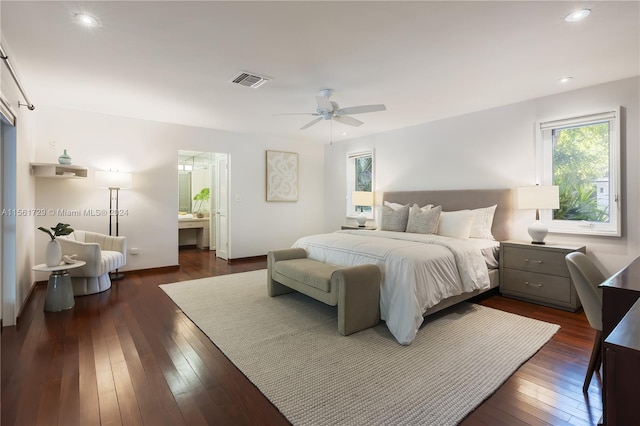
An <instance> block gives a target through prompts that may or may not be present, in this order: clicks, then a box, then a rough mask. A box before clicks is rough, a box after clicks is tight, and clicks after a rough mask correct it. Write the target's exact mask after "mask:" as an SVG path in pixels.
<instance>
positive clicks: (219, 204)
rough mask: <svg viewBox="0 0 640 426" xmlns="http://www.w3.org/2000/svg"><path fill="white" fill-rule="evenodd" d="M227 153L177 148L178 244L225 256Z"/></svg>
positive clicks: (227, 201)
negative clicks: (212, 251) (213, 251)
mask: <svg viewBox="0 0 640 426" xmlns="http://www.w3.org/2000/svg"><path fill="white" fill-rule="evenodd" d="M228 163H229V154H225V153H216V152H202V151H188V150H179V151H178V244H179V247H180V248H186V247H193V246H195V247H197V248H199V249H202V250H215V252H216V257H220V258H222V259H228V257H229V238H228V236H229V232H228V223H229V220H228V219H229V218H228V208H227V206H228V204H229V199H228V198H229V196H228V194H229V191H228V186H229V172H228V170H229V167H228Z"/></svg>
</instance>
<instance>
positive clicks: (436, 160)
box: [325, 77, 640, 273]
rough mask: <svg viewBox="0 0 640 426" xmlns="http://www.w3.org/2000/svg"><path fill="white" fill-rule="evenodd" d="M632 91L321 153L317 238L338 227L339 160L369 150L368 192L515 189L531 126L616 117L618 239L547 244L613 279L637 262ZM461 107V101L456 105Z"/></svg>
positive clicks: (599, 89) (522, 219)
mask: <svg viewBox="0 0 640 426" xmlns="http://www.w3.org/2000/svg"><path fill="white" fill-rule="evenodd" d="M639 84H640V78H638V77H635V78H630V79H625V80H620V81H616V82H612V83H608V84H603V85H599V86H594V87H589V88H585V89H580V90H574V91H570V92H565V93H562V94H559V95H554V96H548V97H544V98H539V99H533V100H530V101H526V102H520V103H516V104H512V105H506V106H502V107H498V108H493V109H490V110H486V111H480V112H476V113H472V114H467V115H463V116H459V117H454V118H449V119H445V120H439V121H435V122H430V123H425V124H422V125H418V126H413V127H410V128H405V129H401V130H397V131H392V132H387V133H383V134H378V135H373V136H369V137H363V138H359V139H354V140H350V141H347V142H344V143H337V144H334V145H333V146H327V147H325V188H326V197H325V218H326V219H325V220H326V223H325V230H326V231H330V230H335V229H339V227H340V225H341V224H343V223H345V222H346V221H347V219H346V218H345V211H346V205H345V197H346V193H345V191H346V175H345V170H346V156H347V153H349V152H357V151H362V150H366V149H371V148H373V149H374V150H375V168H376V170H375V173H376V174H375V185H376V191H399V190H421V189H476V188H515V187H517V186H521V185H531V184H534V183H535V168H536V164H535V158H534V149H535V134H536V133H535V129H534V124H535V122H536V121H540V120H548V119H553V118H561V117H564V116H570V115H573V114H580V113H586V112H594V111H599V110H601V109H603V108H611V107H615V106H618V105H621V106H623V107H624V111H623V122H622V124H623V127H622V128H623V129H624V131H623V137H622V144H623V149H622V154H623V164H624V167H623V193H622V202H623V208H624V210H625V211H626V212H629V213H628V214H623V223H624V229H623V232H624V236H623V237H622V238H612V237H584V236H569V235H561V234H551V235H550V236H549V237H547V240H548V241H552V242H553V241H555V242H567V243H581V244H586V245H587V251H588V252H589V253H590V254H591V255H592V256H593V257H594V258H595V260H596V261H597V262H598V263H599V264H600V266H601V267H602V268H603V269H604V270H606V271H608V272H610V273H613V272H615V271H617V270H619V269H620V268H622V267H624V266H625V265H626V264H627V263H629V262H630V261H631V260H633V259H634V258H635V257H637V256H638V255H640V217H639V216H638V214H637V213H636V212H637V211H638V209H639V207H640V206H639V200H640V197H639V195H640V194H639V188H638V183H639V182H638V181H639V174H638V167H639V165H640V150H639V147H638V138H639V134H640V132H639V126H640V122H639V114H640V111H639V100H640V97H639ZM462 101H463V100H462ZM532 215H533V213H532V212H530V211H514V226H513V231H512V237H513V238H515V239H522V240H527V239H528V238H529V237H528V234H527V232H526V228H527V225H528V223H529V222H531V221H532V220H533V216H532Z"/></svg>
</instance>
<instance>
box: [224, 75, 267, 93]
mask: <svg viewBox="0 0 640 426" xmlns="http://www.w3.org/2000/svg"><path fill="white" fill-rule="evenodd" d="M269 80H271V78H269V77H264V76H261V75H257V74H254V73H250V72H246V71H242V72H241V73H240V74H238V75H237V76H235V77H234V78H233V79H232V80H231V82H232V83H235V84H239V85H241V86H247V87H252V88H254V89H257V88H258V87H260V86H262V85H263V84H265V83H266V82H268V81H269Z"/></svg>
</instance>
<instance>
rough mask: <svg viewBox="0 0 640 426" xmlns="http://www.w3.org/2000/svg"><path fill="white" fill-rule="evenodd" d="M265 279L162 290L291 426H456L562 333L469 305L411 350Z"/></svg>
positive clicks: (428, 327) (424, 332)
mask: <svg viewBox="0 0 640 426" xmlns="http://www.w3.org/2000/svg"><path fill="white" fill-rule="evenodd" d="M266 280H267V274H266V270H260V271H254V272H246V273H239V274H232V275H225V276H220V277H212V278H204V279H200V280H194V281H186V282H180V283H174V284H165V285H162V286H161V288H162V289H163V290H164V291H165V292H166V293H167V294H168V295H169V296H170V297H171V298H172V299H173V300H174V301H175V303H176V304H177V305H178V306H179V307H180V309H182V311H183V312H184V313H185V314H186V315H187V316H189V318H191V320H192V321H193V322H194V323H195V324H196V325H197V326H198V327H199V328H200V329H201V330H202V331H204V333H206V334H207V336H209V338H210V339H211V340H212V341H213V342H214V343H215V344H216V345H217V346H218V347H219V348H220V349H221V350H222V351H223V352H224V353H225V354H226V355H227V356H228V357H229V359H230V360H231V361H232V362H233V363H234V364H235V365H236V366H237V367H238V368H239V369H240V370H242V372H243V373H244V374H245V375H246V376H247V377H248V378H249V380H251V381H252V382H253V383H254V384H255V385H256V386H258V388H259V389H260V390H261V391H262V392H263V393H264V394H265V395H266V396H267V398H269V400H271V401H272V402H273V403H274V404H275V405H276V406H277V407H278V409H280V411H281V412H282V413H283V414H284V415H285V416H286V417H287V419H289V421H291V422H292V423H293V424H294V425H313V426H319V425H349V426H354V425H453V424H457V423H459V422H460V421H461V420H462V419H463V418H464V417H465V416H466V415H467V414H468V413H470V412H471V411H472V410H473V409H474V408H475V407H477V406H478V405H479V404H480V403H482V401H483V400H485V399H486V398H487V397H488V396H490V395H491V394H492V393H493V392H495V390H496V389H497V388H498V387H499V386H500V385H501V384H502V383H503V382H504V381H505V380H506V379H507V378H508V377H509V376H510V375H511V374H513V372H514V371H515V370H516V369H517V368H518V367H519V366H520V365H521V364H522V363H524V362H525V361H526V360H527V359H529V358H530V357H531V356H532V355H533V354H535V353H536V351H538V350H539V349H540V348H541V347H542V345H544V344H545V343H546V342H547V341H548V340H549V339H550V338H551V337H552V336H553V335H554V334H555V333H556V331H557V330H558V329H559V328H560V327H559V326H557V325H554V324H549V323H545V322H541V321H537V320H533V319H529V318H525V317H521V316H518V315H514V314H510V313H506V312H502V311H499V310H495V309H491V308H487V307H483V306H479V305H473V304H468V303H463V304H461V305H458V306H456V307H454V308H452V309H451V310H448V311H446V313H444V314H442V315H437V316H436V317H435V318H432V319H429V318H427V320H426V324H425V325H424V326H423V327H422V329H421V330H420V331H419V333H418V335H417V337H416V339H415V340H414V341H413V343H412V344H411V345H410V346H401V345H399V344H398V343H397V342H396V341H395V340H394V339H393V337H392V336H391V334H390V333H389V331H388V330H387V328H386V326H385V325H384V323H382V324H380V325H378V326H377V327H375V328H371V329H368V330H364V331H361V332H359V333H356V334H352V335H351V336H346V337H345V336H342V335H340V334H339V333H338V328H337V327H338V325H337V324H338V322H337V310H336V308H334V307H330V306H326V305H324V304H322V303H320V302H316V301H315V300H312V299H310V298H308V297H306V296H304V295H301V294H297V293H296V294H288V295H283V296H279V297H274V298H271V297H268V296H267V287H266V286H267V285H266Z"/></svg>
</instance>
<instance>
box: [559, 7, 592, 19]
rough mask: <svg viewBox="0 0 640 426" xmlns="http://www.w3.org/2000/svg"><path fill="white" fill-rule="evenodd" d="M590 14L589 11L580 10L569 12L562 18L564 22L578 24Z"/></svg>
mask: <svg viewBox="0 0 640 426" xmlns="http://www.w3.org/2000/svg"><path fill="white" fill-rule="evenodd" d="M590 13H591V9H580V10H576V11H575V12H571V13H570V14H568V15H567V16H565V17H564V20H565V21H567V22H578V21H582V20H583V19H584V18H586V17H587V16H589V14H590Z"/></svg>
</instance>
